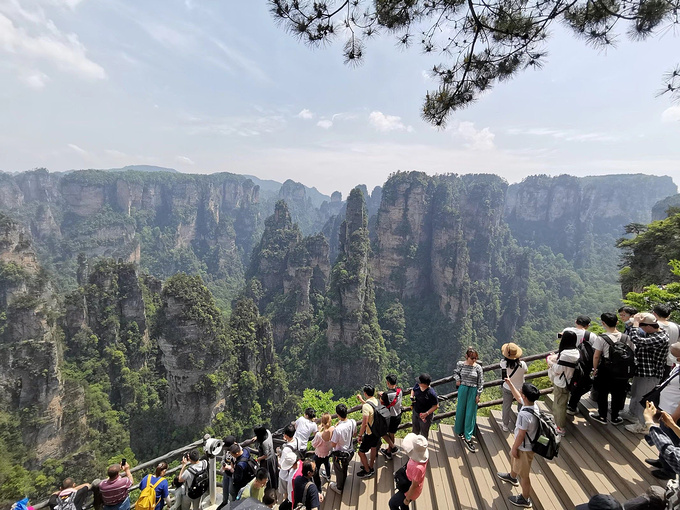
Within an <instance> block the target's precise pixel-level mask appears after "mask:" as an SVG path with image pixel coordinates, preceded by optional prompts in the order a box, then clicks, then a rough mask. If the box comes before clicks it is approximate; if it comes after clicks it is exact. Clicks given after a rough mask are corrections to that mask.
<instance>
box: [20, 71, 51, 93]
mask: <svg viewBox="0 0 680 510" xmlns="http://www.w3.org/2000/svg"><path fill="white" fill-rule="evenodd" d="M20 79H21V81H23V82H24V83H25V84H26V85H28V86H29V87H30V88H32V89H35V90H40V89H43V88H45V85H47V82H48V81H49V80H50V77H49V76H47V75H46V74H45V73H43V72H41V71H38V70H30V71H26V72H24V73H21V75H20Z"/></svg>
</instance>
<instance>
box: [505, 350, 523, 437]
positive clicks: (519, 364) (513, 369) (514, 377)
mask: <svg viewBox="0 0 680 510" xmlns="http://www.w3.org/2000/svg"><path fill="white" fill-rule="evenodd" d="M501 354H502V355H503V359H502V360H501V362H500V366H501V378H502V379H504V380H505V378H506V377H507V378H508V379H510V380H511V381H512V384H514V385H515V388H521V387H522V384H524V375H525V374H526V373H527V370H528V368H527V364H526V363H525V362H524V361H521V360H520V358H521V357H522V348H521V347H519V346H518V345H516V344H513V343H508V344H503V346H502V347H501ZM513 400H515V399H514V398H513V396H512V392H511V391H510V388H509V387H508V385H507V384H506V383H503V432H509V431H510V430H514V429H515V422H516V421H517V418H516V417H515V416H513V414H512V412H511V410H512V402H513ZM517 406H518V407H517V412H518V413H519V412H520V410H521V409H522V404H521V403H519V402H517Z"/></svg>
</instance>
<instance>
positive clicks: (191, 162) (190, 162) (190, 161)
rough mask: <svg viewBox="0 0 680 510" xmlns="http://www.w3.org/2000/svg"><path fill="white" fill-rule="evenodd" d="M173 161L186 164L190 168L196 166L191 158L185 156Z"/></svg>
mask: <svg viewBox="0 0 680 510" xmlns="http://www.w3.org/2000/svg"><path fill="white" fill-rule="evenodd" d="M175 159H176V160H177V161H179V162H180V163H186V164H188V165H191V166H194V165H195V164H196V163H194V161H193V160H192V159H191V158H188V157H186V156H177V157H176V158H175Z"/></svg>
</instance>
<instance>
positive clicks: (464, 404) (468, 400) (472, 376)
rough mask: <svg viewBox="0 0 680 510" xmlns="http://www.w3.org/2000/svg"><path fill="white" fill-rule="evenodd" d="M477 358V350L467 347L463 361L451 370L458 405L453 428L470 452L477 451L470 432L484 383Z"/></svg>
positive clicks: (473, 427)
mask: <svg viewBox="0 0 680 510" xmlns="http://www.w3.org/2000/svg"><path fill="white" fill-rule="evenodd" d="M477 359H479V355H478V354H477V351H476V350H475V349H473V348H472V347H468V349H467V352H466V353H465V361H459V362H458V365H456V370H455V371H454V372H453V380H454V381H456V386H458V407H456V424H455V427H454V428H455V431H456V434H458V436H459V437H460V438H461V439H462V440H463V443H464V444H465V446H466V448H467V449H468V450H470V451H471V452H472V453H475V452H476V451H477V448H476V447H475V445H474V444H473V443H472V433H473V432H474V430H475V425H477V404H479V397H480V395H481V394H482V389H483V385H484V373H483V372H482V366H481V365H480V364H479V363H477Z"/></svg>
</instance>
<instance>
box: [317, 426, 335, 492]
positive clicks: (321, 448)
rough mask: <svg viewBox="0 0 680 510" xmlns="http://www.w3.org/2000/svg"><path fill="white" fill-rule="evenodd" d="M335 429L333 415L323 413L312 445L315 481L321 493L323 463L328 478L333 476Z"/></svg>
mask: <svg viewBox="0 0 680 510" xmlns="http://www.w3.org/2000/svg"><path fill="white" fill-rule="evenodd" d="M334 429H335V427H333V423H332V422H331V415H330V414H329V413H323V414H322V415H321V423H320V424H319V430H318V431H317V432H316V435H315V436H314V439H313V440H312V446H313V447H314V463H315V464H316V471H315V472H314V483H315V484H316V488H317V489H318V491H319V494H321V476H320V475H319V471H320V470H321V466H322V465H323V466H324V468H325V469H326V478H330V477H331V463H330V458H331V457H330V455H331V448H332V445H331V436H332V435H333V430H334Z"/></svg>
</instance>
